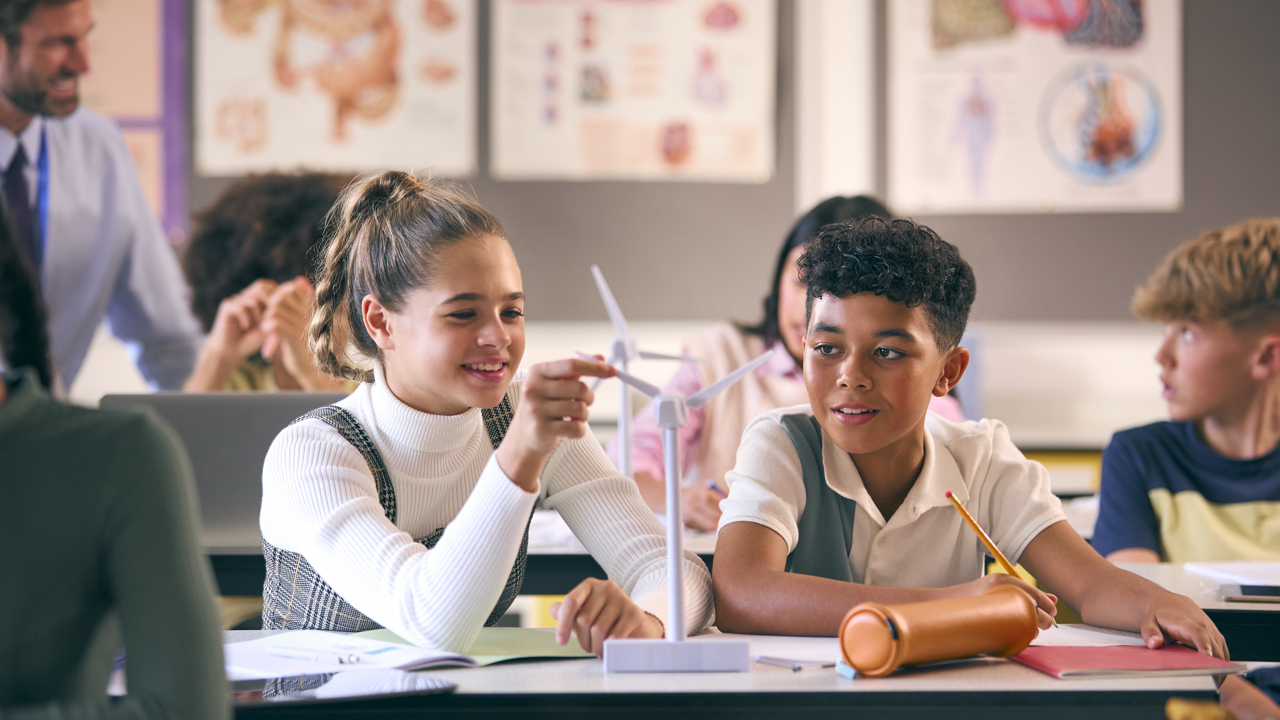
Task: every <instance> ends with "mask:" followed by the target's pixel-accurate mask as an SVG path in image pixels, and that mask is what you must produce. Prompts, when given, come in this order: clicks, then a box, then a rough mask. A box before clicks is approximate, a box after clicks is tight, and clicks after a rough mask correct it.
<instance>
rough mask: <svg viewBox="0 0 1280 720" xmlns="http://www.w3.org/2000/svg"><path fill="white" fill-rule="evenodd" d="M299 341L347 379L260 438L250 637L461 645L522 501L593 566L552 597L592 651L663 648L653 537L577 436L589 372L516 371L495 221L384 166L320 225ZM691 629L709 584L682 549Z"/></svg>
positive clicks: (593, 369) (578, 365) (565, 363)
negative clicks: (623, 644)
mask: <svg viewBox="0 0 1280 720" xmlns="http://www.w3.org/2000/svg"><path fill="white" fill-rule="evenodd" d="M327 222H328V237H327V239H326V245H325V247H324V254H323V257H322V258H321V259H320V263H321V265H320V267H319V270H318V273H317V279H318V281H317V284H316V295H315V304H314V307H313V312H312V319H311V323H310V326H309V328H308V339H309V343H310V346H311V350H312V353H313V354H314V356H315V360H316V364H317V366H318V367H320V368H321V369H322V370H323V371H324V372H326V373H328V374H330V375H332V376H334V377H339V378H345V379H350V380H358V381H361V383H362V384H361V386H360V387H359V389H357V390H356V391H355V392H354V393H353V394H352V395H351V396H350V397H348V398H346V399H344V400H343V401H341V402H339V403H338V404H337V405H334V406H330V407H327V408H321V409H319V410H316V411H313V412H311V413H308V414H307V415H305V416H303V417H302V418H299V419H298V421H297V422H295V423H294V424H292V425H290V426H289V427H288V428H286V429H285V430H284V431H283V432H281V433H280V435H279V436H278V437H277V438H276V440H275V442H274V443H273V444H272V446H271V450H270V452H269V453H268V454H267V459H266V464H265V467H264V469H263V498H262V514H261V527H262V537H263V552H264V554H265V556H266V560H267V580H266V584H265V587H264V588H263V597H264V608H263V626H264V627H267V628H318V629H325V630H349V631H355V630H367V629H371V628H375V627H378V626H380V625H381V626H386V627H388V628H390V629H391V630H393V631H394V632H396V633H398V634H399V635H401V636H402V637H405V638H406V639H409V640H411V641H412V642H415V643H417V644H420V645H423V646H428V647H435V648H440V649H442V650H450V651H457V652H464V651H466V650H467V648H468V647H470V645H471V644H472V642H473V641H474V640H475V638H476V635H477V634H478V633H479V630H480V628H481V627H482V626H485V625H493V624H495V623H496V622H497V621H498V619H499V618H501V617H502V614H503V612H504V611H505V610H506V608H507V607H508V606H509V605H510V604H511V601H512V600H513V599H514V598H515V596H516V594H518V593H519V590H520V584H521V581H522V580H523V574H524V566H525V551H526V548H527V545H528V526H529V520H530V517H531V515H532V513H533V510H534V509H535V508H537V507H542V508H548V509H555V510H558V511H559V512H560V514H561V515H562V516H563V517H564V519H565V521H566V522H567V523H568V525H569V527H570V528H572V529H573V531H574V533H575V534H576V535H577V536H578V538H579V539H580V540H581V541H582V543H583V544H584V545H585V546H586V547H587V549H588V550H589V551H590V552H591V554H592V555H593V556H594V557H595V559H596V560H597V561H598V562H599V563H600V564H601V566H603V567H604V569H605V571H606V572H607V573H608V576H609V578H610V579H609V580H607V581H601V580H595V579H588V580H586V581H584V582H583V583H582V584H581V585H579V586H578V587H577V588H575V589H574V590H573V591H572V592H571V593H570V594H569V595H568V596H567V597H566V598H565V600H564V602H563V603H560V604H558V605H557V606H553V607H552V611H553V614H555V615H556V616H557V620H558V622H559V626H558V628H557V634H556V637H557V639H558V641H559V642H560V643H561V644H563V643H565V642H567V641H568V639H569V633H570V631H573V632H575V633H576V635H577V637H578V641H579V643H580V644H581V645H582V647H583V648H584V649H585V650H588V651H590V652H594V653H596V654H597V655H599V654H602V653H603V649H604V648H603V643H604V640H605V639H607V638H610V637H661V636H662V635H663V633H664V623H665V622H666V618H667V610H666V567H665V559H664V558H665V556H666V542H665V537H664V530H663V528H662V526H661V525H660V524H659V523H658V521H657V519H656V518H655V517H654V515H653V513H652V512H651V511H649V509H648V508H647V507H646V506H645V504H644V501H643V500H642V499H641V498H640V495H639V492H638V491H637V489H636V486H635V483H634V482H632V481H631V480H629V479H627V478H625V477H623V476H622V475H620V474H619V473H618V472H617V471H616V470H614V469H613V466H612V465H611V464H610V463H609V460H608V458H607V457H606V456H605V454H604V451H603V450H602V449H601V448H600V445H599V444H598V443H597V442H596V440H595V439H594V438H593V437H592V436H591V434H590V432H589V431H588V429H587V424H586V421H587V407H588V406H589V405H590V404H591V402H592V399H593V395H592V392H591V390H590V389H589V388H588V387H587V386H586V384H584V383H583V382H582V381H581V378H583V377H610V376H612V375H613V374H614V370H613V368H611V367H610V366H608V365H606V364H604V363H600V362H591V361H588V360H579V359H573V360H562V361H559V362H553V363H546V364H541V365H535V366H533V367H532V368H529V369H528V370H527V371H524V372H522V373H521V374H520V375H519V376H517V375H516V369H517V368H518V366H519V364H520V359H521V356H522V355H523V352H524V302H525V298H524V292H523V290H522V285H521V279H520V269H519V267H518V265H517V264H516V260H515V256H514V255H513V254H512V251H511V247H510V246H509V245H508V243H507V240H506V235H505V231H504V230H503V228H502V224H501V223H500V222H498V220H497V218H495V217H494V216H493V215H492V214H490V213H489V212H488V211H486V210H485V209H484V208H482V207H480V205H479V204H478V203H476V202H475V201H474V200H473V199H472V198H470V197H469V196H467V195H465V194H464V193H462V192H460V191H458V190H456V189H455V188H453V187H452V186H449V185H446V184H443V183H441V182H438V181H436V180H432V179H430V178H426V177H418V176H414V175H410V174H407V173H403V172H396V171H389V172H383V173H378V174H371V175H366V176H364V177H361V178H359V179H357V180H356V181H354V182H353V183H352V184H351V185H350V186H348V187H347V189H346V190H345V191H344V192H343V194H342V196H341V197H339V199H338V202H337V204H336V205H335V206H334V208H333V210H332V211H331V213H330V217H329V220H328V221H327ZM685 573H686V578H687V581H686V594H687V597H686V607H687V608H688V611H687V613H686V616H687V618H688V619H687V622H688V624H689V627H688V628H687V630H688V631H689V632H696V631H698V630H701V629H702V628H704V627H705V626H706V625H707V624H709V623H710V620H711V607H712V605H711V578H710V575H709V573H708V572H707V570H706V567H705V566H704V565H703V564H702V562H701V561H700V560H699V559H698V558H697V556H696V555H694V554H692V553H686V558H685Z"/></svg>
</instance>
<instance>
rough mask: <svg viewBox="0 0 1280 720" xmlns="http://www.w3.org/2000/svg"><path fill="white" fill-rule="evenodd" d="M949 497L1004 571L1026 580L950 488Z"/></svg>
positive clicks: (1054, 621)
mask: <svg viewBox="0 0 1280 720" xmlns="http://www.w3.org/2000/svg"><path fill="white" fill-rule="evenodd" d="M947 499H948V500H950V501H951V504H952V505H955V506H956V510H957V511H959V513H960V517H962V518H964V521H965V522H967V523H969V528H970V529H972V530H973V532H974V534H975V535H977V536H978V539H979V540H981V541H982V544H983V545H986V546H987V551H988V552H990V553H991V557H993V558H995V559H996V562H999V563H1000V565H1002V566H1003V567H1004V571H1005V572H1007V573H1009V574H1010V575H1012V576H1014V577H1016V578H1018V579H1019V580H1022V581H1023V582H1026V578H1024V577H1022V576H1021V575H1019V574H1018V571H1017V570H1015V569H1014V568H1013V563H1011V562H1009V558H1007V557H1005V556H1004V553H1002V552H1000V548H998V547H996V544H995V543H994V542H991V536H990V535H988V534H987V532H986V531H985V530H983V529H982V527H981V526H980V525H978V521H977V520H974V519H973V516H972V515H970V514H969V511H968V510H965V509H964V506H963V505H961V504H960V501H959V500H957V499H956V496H955V495H952V494H951V491H950V490H948V491H947ZM1041 612H1043V611H1041ZM1049 622H1051V623H1053V624H1054V625H1057V624H1058V621H1057V620H1055V619H1054V618H1053V617H1052V616H1050V617H1049Z"/></svg>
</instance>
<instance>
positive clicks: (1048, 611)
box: [947, 491, 1058, 630]
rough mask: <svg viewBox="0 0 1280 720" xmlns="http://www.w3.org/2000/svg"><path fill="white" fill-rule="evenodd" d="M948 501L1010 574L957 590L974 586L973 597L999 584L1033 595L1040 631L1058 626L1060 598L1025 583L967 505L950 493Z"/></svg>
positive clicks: (982, 580)
mask: <svg viewBox="0 0 1280 720" xmlns="http://www.w3.org/2000/svg"><path fill="white" fill-rule="evenodd" d="M947 499H948V500H950V501H951V504H952V505H954V506H955V509H956V512H958V513H960V517H962V518H964V521H965V523H966V524H967V525H968V526H969V529H971V530H973V534H974V535H977V536H978V539H979V540H981V541H982V544H983V545H985V546H986V547H987V552H989V553H991V557H993V558H995V559H996V561H997V562H999V563H1000V566H1001V567H1003V568H1004V571H1005V572H1006V573H1008V575H1001V574H1000V573H993V574H989V575H986V576H984V577H982V578H979V579H977V580H974V581H973V582H969V583H965V584H964V585H959V586H957V587H959V588H971V587H972V588H974V589H976V590H977V591H976V592H974V593H972V594H974V595H981V594H983V593H985V592H986V591H988V590H990V589H991V588H993V587H995V586H997V585H1013V586H1015V587H1017V588H1019V589H1020V590H1022V591H1023V592H1025V593H1026V594H1028V595H1030V596H1031V599H1032V600H1034V601H1035V603H1036V617H1037V618H1039V620H1040V629H1041V630H1047V629H1049V628H1050V627H1052V626H1054V625H1057V624H1058V623H1057V622H1055V621H1054V619H1053V616H1054V615H1057V614H1058V598H1057V596H1055V595H1051V594H1049V593H1046V592H1044V591H1042V590H1040V589H1039V588H1036V587H1033V586H1032V585H1030V584H1029V583H1027V582H1025V581H1023V579H1022V576H1021V575H1019V574H1018V570H1017V568H1015V567H1014V566H1013V563H1011V562H1009V558H1007V557H1005V556H1004V553H1002V552H1000V548H998V547H996V544H995V542H994V541H992V539H991V536H990V535H988V534H987V532H986V531H985V530H983V529H982V527H981V526H980V525H978V521H977V520H974V519H973V516H972V515H970V514H969V511H968V510H965V509H964V505H961V504H960V500H959V499H957V498H956V496H955V495H952V494H951V492H950V491H947Z"/></svg>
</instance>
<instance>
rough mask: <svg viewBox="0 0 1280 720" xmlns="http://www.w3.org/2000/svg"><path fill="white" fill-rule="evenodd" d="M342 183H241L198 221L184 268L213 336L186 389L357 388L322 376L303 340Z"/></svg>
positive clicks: (317, 179) (311, 178)
mask: <svg viewBox="0 0 1280 720" xmlns="http://www.w3.org/2000/svg"><path fill="white" fill-rule="evenodd" d="M346 180H347V178H345V177H341V176H336V175H321V174H318V173H304V174H300V175H285V174H269V175H258V176H253V177H249V178H245V179H244V180H240V181H238V182H236V183H234V184H233V185H231V186H230V187H229V188H227V190H226V191H225V192H223V193H222V196H221V197H219V198H218V200H217V202H215V203H214V204H213V206H212V207H210V208H209V209H208V210H206V211H205V212H204V213H203V214H202V215H201V216H200V217H199V218H198V219H197V227H196V230H195V232H194V233H193V234H192V237H191V245H190V247H189V248H188V250H187V256H186V270H187V279H188V280H189V281H190V283H191V287H192V300H191V306H192V310H193V311H194V312H195V314H196V317H198V318H199V319H200V322H201V323H202V324H203V326H204V330H205V332H207V333H208V336H207V337H206V338H205V343H204V347H203V348H201V350H200V357H199V358H198V359H197V361H196V368H195V371H194V372H193V373H192V375H191V378H190V380H188V381H187V385H186V389H187V390H189V391H191V392H210V391H218V390H251V391H267V392H273V391H277V390H306V391H310V392H328V391H333V392H341V391H351V390H354V389H355V383H349V382H348V383H343V382H341V381H339V380H336V379H334V378H332V377H329V376H328V375H325V374H324V373H322V372H320V370H319V369H318V368H317V367H316V366H315V363H314V362H313V361H312V359H311V351H310V349H308V348H307V343H306V340H305V338H304V335H305V333H306V328H307V322H308V321H309V320H310V319H311V302H312V299H313V298H314V297H315V288H314V287H313V286H312V284H311V281H310V280H309V279H308V278H307V268H308V264H309V259H310V255H311V253H312V251H313V250H314V248H316V247H317V246H318V245H319V244H320V242H321V241H322V240H323V238H324V228H323V224H324V218H325V215H326V213H328V212H329V208H331V207H332V206H333V203H334V201H335V200H337V198H338V193H339V192H340V191H341V190H342V188H343V186H344V185H346Z"/></svg>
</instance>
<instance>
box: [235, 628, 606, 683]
mask: <svg viewBox="0 0 1280 720" xmlns="http://www.w3.org/2000/svg"><path fill="white" fill-rule="evenodd" d="M223 651H224V653H225V656H226V668H227V677H228V678H230V679H232V680H246V679H256V678H275V677H291V676H294V675H315V674H319V673H331V672H342V671H346V670H366V669H393V670H425V669H428V668H442V667H483V666H485V665H492V664H494V663H499V662H507V661H511V660H532V659H539V660H549V659H556V658H562V659H569V658H585V657H594V656H593V655H591V654H590V653H587V652H584V651H583V650H582V648H581V647H579V646H578V641H577V640H575V639H572V638H571V639H570V640H569V643H568V644H567V645H564V646H560V645H557V644H556V641H555V634H554V633H552V632H548V631H545V630H532V629H527V628H483V629H482V630H481V631H480V636H479V637H478V638H477V639H476V642H475V643H474V644H473V645H472V646H471V647H470V648H469V649H468V650H467V653H466V654H465V655H464V654H459V653H450V652H442V651H440V650H431V649H427V648H420V647H416V646H414V645H410V644H409V643H408V641H406V640H404V639H402V638H400V637H399V636H397V635H396V634H395V633H392V632H391V631H390V630H370V631H368V632H362V633H355V634H349V633H337V632H326V631H323V630H293V631H289V632H283V633H277V634H275V635H269V636H267V637H262V638H258V639H257V640H250V641H248V642H239V643H229V644H227V645H224V646H223Z"/></svg>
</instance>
